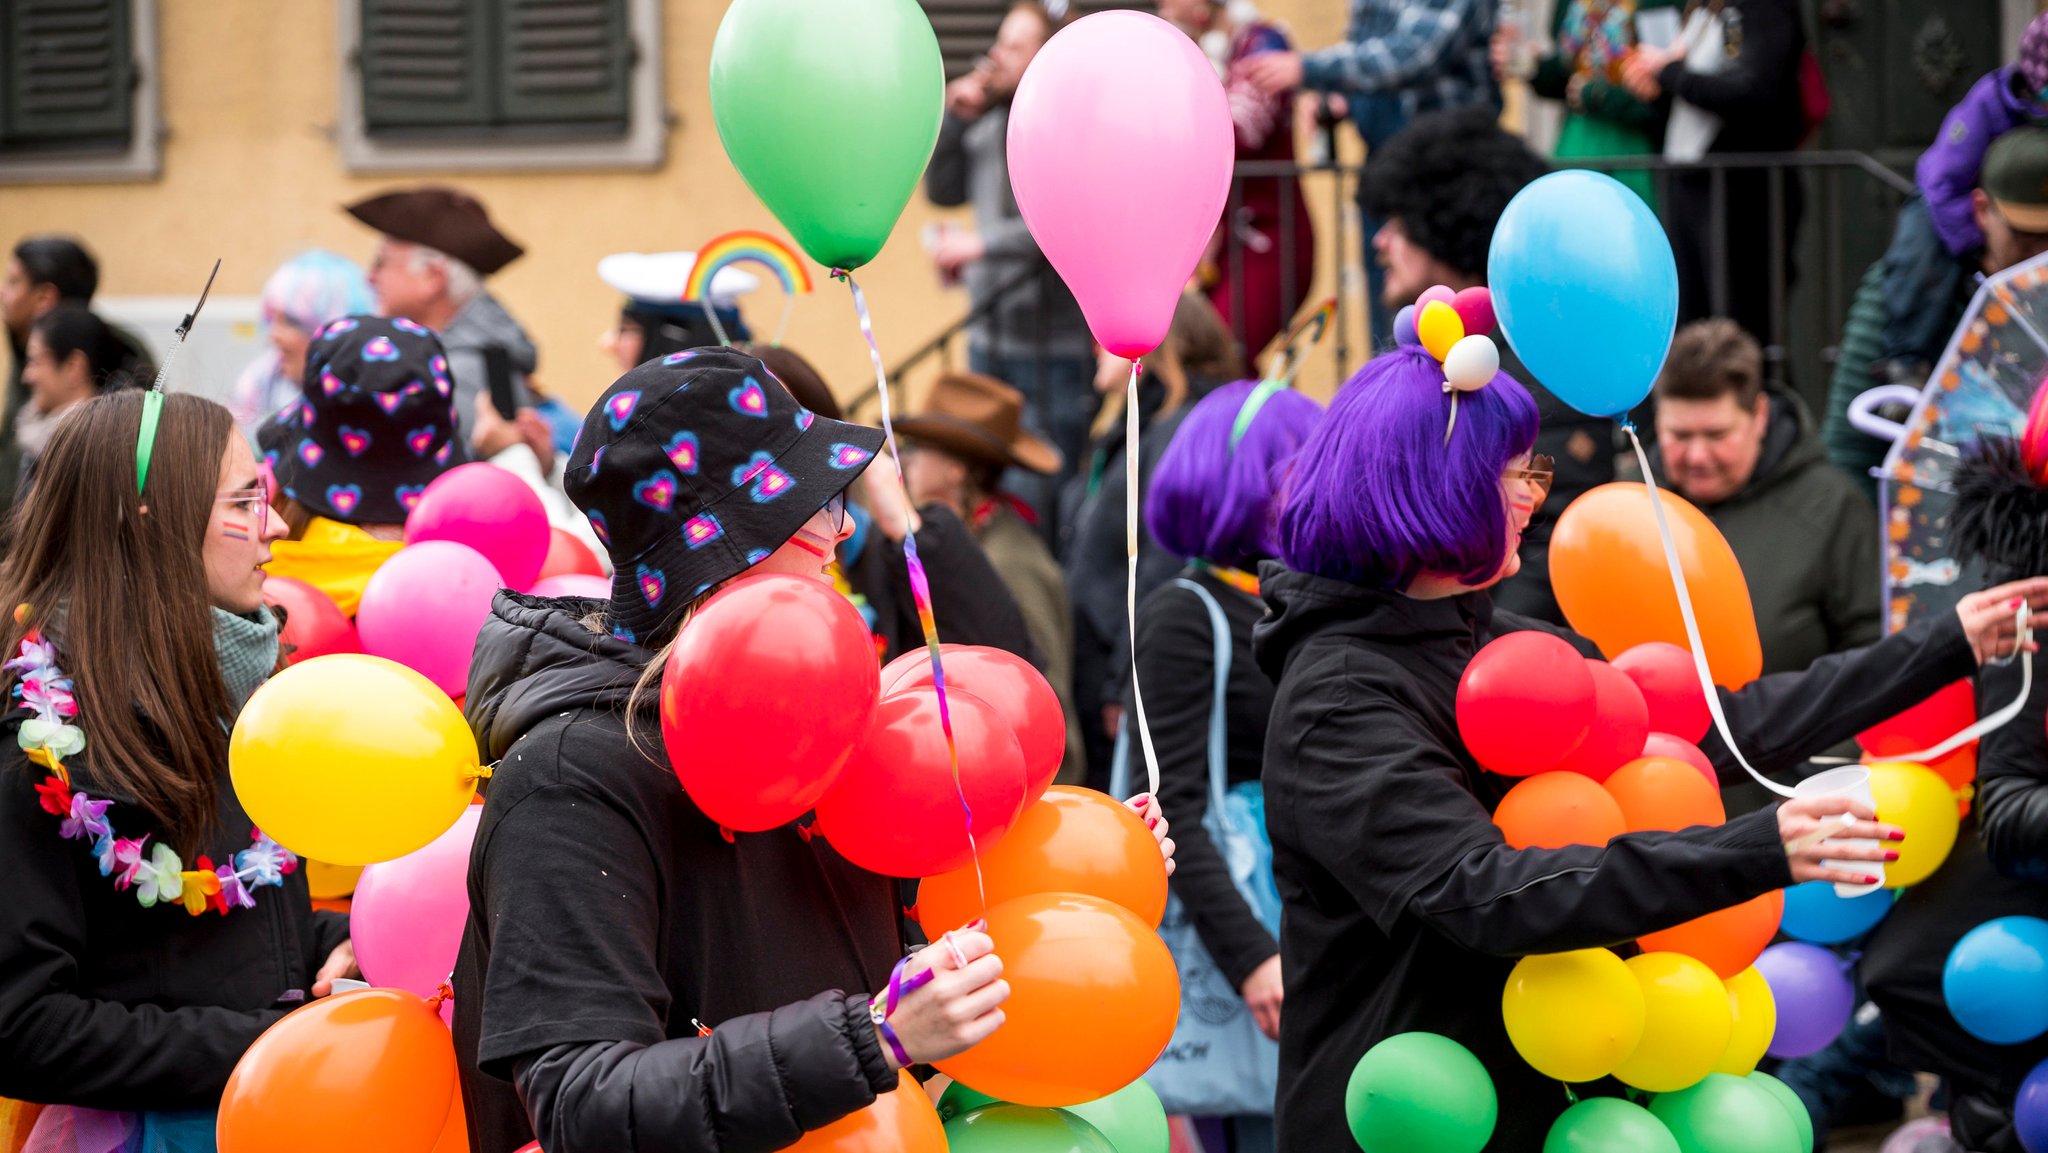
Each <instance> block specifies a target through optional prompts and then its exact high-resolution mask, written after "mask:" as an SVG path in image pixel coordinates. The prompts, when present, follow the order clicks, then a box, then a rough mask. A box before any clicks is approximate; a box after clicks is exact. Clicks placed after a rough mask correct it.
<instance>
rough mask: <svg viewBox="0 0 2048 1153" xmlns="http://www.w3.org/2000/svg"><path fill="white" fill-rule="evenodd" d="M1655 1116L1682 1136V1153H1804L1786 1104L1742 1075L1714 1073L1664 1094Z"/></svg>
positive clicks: (1653, 1105) (1653, 1104)
mask: <svg viewBox="0 0 2048 1153" xmlns="http://www.w3.org/2000/svg"><path fill="white" fill-rule="evenodd" d="M1650 1112H1651V1113H1653V1114H1655V1115H1656V1117H1657V1120H1659V1121H1662V1122H1664V1127H1665V1128H1666V1129H1669V1130H1671V1135H1672V1136H1673V1137H1676V1138H1678V1148H1679V1150H1680V1153H1799V1132H1798V1130H1797V1129H1795V1128H1793V1125H1792V1118H1790V1117H1788V1116H1786V1115H1785V1108H1784V1106H1782V1105H1780V1104H1778V1101H1777V1099H1776V1098H1774V1097H1772V1096H1771V1092H1770V1090H1768V1089H1765V1088H1763V1087H1761V1086H1759V1085H1756V1084H1753V1083H1751V1082H1750V1081H1748V1080H1746V1079H1744V1078H1741V1077H1731V1076H1729V1075H1728V1074H1726V1073H1709V1074H1707V1079H1706V1080H1704V1081H1701V1082H1700V1083H1699V1084H1697V1085H1694V1086H1693V1087H1692V1088H1690V1089H1680V1090H1679V1091H1677V1092H1676V1093H1660V1094H1658V1095H1657V1098H1656V1099H1655V1100H1653V1101H1651V1102H1650Z"/></svg>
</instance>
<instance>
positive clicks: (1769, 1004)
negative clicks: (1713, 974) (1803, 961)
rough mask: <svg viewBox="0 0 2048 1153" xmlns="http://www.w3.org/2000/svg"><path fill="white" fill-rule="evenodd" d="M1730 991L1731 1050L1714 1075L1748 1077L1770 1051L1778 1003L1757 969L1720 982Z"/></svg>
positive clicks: (1776, 1020)
mask: <svg viewBox="0 0 2048 1153" xmlns="http://www.w3.org/2000/svg"><path fill="white" fill-rule="evenodd" d="M1721 984H1722V985H1723V986H1724V987H1725V988H1726V989H1727V990H1728V1009H1729V1011H1730V1012H1732V1013H1733V1014H1734V1015H1735V1027H1734V1029H1733V1030H1732V1031H1731V1032H1730V1033H1729V1034H1728V1049H1727V1051H1726V1052H1724V1053H1722V1054H1721V1060H1720V1061H1718V1062H1716V1063H1715V1065H1714V1072H1716V1073H1726V1074H1728V1075H1729V1076H1731V1077H1747V1076H1749V1075H1750V1074H1751V1073H1754V1072H1756V1063H1757V1062H1758V1061H1761V1060H1763V1059H1764V1050H1766V1049H1769V1048H1770V1047H1771V1034H1772V1033H1775V1032H1777V1029H1778V999H1777V998H1776V997H1773V996H1771V986H1770V983H1769V982H1767V981H1765V980H1764V975H1763V974H1762V973H1759V972H1757V971H1756V969H1755V968H1754V967H1751V968H1748V969H1744V970H1743V971H1742V972H1740V973H1737V974H1735V975H1734V976H1733V977H1730V978H1728V979H1727V980H1725V981H1723V982H1721Z"/></svg>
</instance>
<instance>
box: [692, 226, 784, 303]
mask: <svg viewBox="0 0 2048 1153" xmlns="http://www.w3.org/2000/svg"><path fill="white" fill-rule="evenodd" d="M735 264H758V265H760V266H761V267H763V268H766V269H767V270H768V271H769V272H771V273H774V274H775V279H776V280H777V281H779V282H781V284H782V291H783V294H784V295H785V296H798V295H809V294H810V291H811V287H812V284H811V270H810V269H809V268H806V267H805V266H804V262H803V258H802V257H800V256H798V255H797V254H796V250H795V249H794V248H791V247H790V246H789V245H788V244H786V243H784V242H783V241H782V240H780V239H778V238H777V237H774V236H770V235H769V234H768V233H765V232H760V231H756V230H754V229H750V228H743V229H740V230H738V231H736V232H727V233H725V234H723V235H720V236H714V237H712V238H711V240H710V241H708V242H707V243H706V244H705V245H704V246H703V247H702V248H699V249H698V250H697V263H696V264H695V265H694V266H693V267H691V269H690V279H689V280H688V281H686V282H684V284H683V299H684V300H708V299H709V296H708V295H707V294H708V293H709V292H710V291H711V278H712V277H713V276H716V275H718V270H719V269H721V268H730V267H731V266H733V265H735Z"/></svg>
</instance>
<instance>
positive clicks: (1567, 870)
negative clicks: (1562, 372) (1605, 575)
mask: <svg viewBox="0 0 2048 1153" xmlns="http://www.w3.org/2000/svg"><path fill="white" fill-rule="evenodd" d="M1457 396H1458V400H1459V403H1458V406H1457V409H1456V422H1455V424H1452V423H1451V421H1450V417H1451V403H1452V397H1451V396H1450V395H1448V394H1447V389H1446V387H1445V385H1444V374H1443V367H1442V366H1441V365H1439V364H1438V363H1437V362H1436V361H1435V360H1434V359H1432V358H1431V357H1430V356H1429V355H1428V354H1427V353H1425V352H1423V351H1422V350H1420V349H1417V348H1413V347H1403V348H1399V349H1396V350H1395V351H1393V352H1391V353H1388V354H1385V355H1382V356H1380V357H1378V358H1375V359H1374V360H1373V361H1372V363H1371V364H1369V365H1368V366H1367V367H1366V368H1365V369H1364V370H1363V371H1361V372H1360V373H1359V374H1358V376H1356V377H1354V378H1353V380H1352V381H1351V382H1350V383H1349V384H1347V385H1346V386H1345V387H1344V389H1343V390H1341V391H1340V392H1339V393H1338V394H1337V399H1336V400H1335V402H1334V403H1333V404H1332V405H1331V408H1330V414H1329V416H1328V417H1327V418H1326V419H1325V420H1324V422H1323V424H1322V426H1321V427H1320V428H1318V429H1317V430H1316V432H1315V433H1314V434H1313V435H1312V436H1311V437H1310V438H1309V440H1308V442H1307V443H1306V444H1305V445H1303V447H1302V450H1301V453H1300V454H1299V456H1298V457H1297V465H1296V467H1295V470H1294V473H1293V476H1292V477H1291V478H1290V480H1289V490H1288V491H1289V496H1288V498H1287V501H1286V504H1285V507H1284V508H1283V510H1282V512H1281V514H1280V521H1279V546H1280V556H1281V558H1282V560H1283V561H1284V562H1285V563H1284V564H1268V565H1266V566H1264V567H1263V569H1262V572H1261V574H1260V582H1259V585H1260V591H1261V593H1262V594H1263V595H1264V597H1265V600H1266V604H1267V610H1268V613H1267V616H1266V618H1265V619H1264V620H1263V621H1262V622H1261V623H1260V625H1259V627H1258V629H1257V631H1256V633H1255V634H1254V644H1255V646H1256V647H1257V653H1258V659H1259V663H1260V665H1261V667H1263V668H1264V669H1265V670H1266V672H1267V673H1268V675H1270V676H1272V677H1274V678H1275V680H1276V681H1277V682H1278V684H1279V689H1278V693H1277V695H1276V697H1275V699H1274V702H1273V716H1272V720H1271V722H1270V725H1269V727H1268V729H1267V740H1266V760H1265V767H1264V773H1265V775H1264V783H1265V791H1266V818H1267V822H1268V826H1267V827H1268V830H1269V832H1270V833H1271V836H1272V840H1273V854H1274V868H1275V872H1276V874H1277V880H1278V882H1279V886H1280V895H1281V899H1282V901H1283V903H1284V908H1285V914H1284V917H1285V929H1284V932H1283V933H1282V942H1281V958H1282V973H1283V977H1284V980H1285V983H1286V988H1287V1011H1286V1013H1284V1014H1283V1015H1282V1017H1281V1021H1280V1061H1281V1077H1280V1084H1281V1095H1280V1101H1279V1111H1278V1121H1279V1127H1280V1147H1281V1148H1283V1149H1341V1148H1345V1147H1346V1146H1345V1144H1344V1143H1345V1142H1346V1141H1347V1140H1348V1139H1349V1137H1348V1133H1347V1130H1346V1126H1345V1120H1344V1104H1343V1102H1344V1093H1345V1082H1346V1079H1347V1077H1348V1076H1349V1075H1350V1073H1351V1070H1352V1068H1353V1066H1354V1065H1355V1064H1356V1063H1357V1061H1358V1059H1359V1058H1360V1057H1361V1056H1362V1055H1363V1054H1364V1053H1365V1052H1366V1051H1367V1050H1368V1049H1370V1048H1371V1047H1372V1046H1373V1045H1374V1044H1375V1043H1376V1042H1378V1041H1380V1040H1382V1039H1384V1038H1386V1037H1388V1036H1391V1035H1393V1034H1396V1033H1401V1032H1406V1031H1411V1030H1416V1031H1427V1032H1434V1033H1440V1034H1443V1035H1445V1036H1447V1037H1450V1038H1451V1039H1453V1040H1456V1041H1458V1042H1459V1043H1461V1044H1463V1045H1464V1046H1465V1047H1466V1048H1468V1049H1470V1050H1471V1051H1472V1053H1473V1054H1474V1055H1476V1056H1477V1057H1478V1058H1479V1060H1480V1061H1481V1062H1482V1063H1484V1064H1485V1066H1486V1068H1487V1071H1488V1072H1489V1073H1490V1074H1491V1076H1492V1079H1493V1083H1494V1086H1495V1088H1496V1090H1497V1092H1498V1094H1499V1101H1500V1113H1499V1123H1498V1125H1497V1127H1496V1128H1495V1130H1494V1135H1493V1139H1492V1142H1491V1143H1490V1144H1489V1145H1488V1146H1487V1148H1488V1149H1489V1150H1491V1151H1493V1153H1525V1151H1526V1153H1533V1151H1535V1150H1537V1149H1539V1148H1541V1146H1542V1144H1543V1141H1544V1136H1545V1133H1546V1131H1547V1130H1548V1129H1549V1127H1550V1125H1551V1122H1552V1121H1553V1120H1554V1119H1555V1117H1556V1116H1557V1114H1558V1113H1559V1112H1561V1111H1562V1110H1563V1109H1564V1108H1565V1106H1566V1105H1567V1104H1568V1103H1569V1098H1568V1096H1567V1095H1566V1093H1564V1092H1563V1091H1561V1089H1560V1087H1559V1086H1558V1084H1557V1083H1556V1082H1555V1081H1550V1080H1546V1079H1545V1078H1544V1077H1543V1076H1542V1075H1541V1074H1539V1073H1537V1072H1536V1071H1535V1070H1534V1069H1532V1068H1531V1067H1530V1066H1529V1065H1527V1064H1526V1063H1525V1062H1523V1060H1522V1059H1521V1058H1520V1056H1518V1055H1517V1054H1516V1052H1515V1050H1514V1048H1513V1047H1512V1045H1511V1043H1510V1042H1509V1040H1508V1037H1507V1032H1506V1029H1505V1026H1504V1025H1503V1023H1502V1021H1501V1009H1500V1004H1501V1003H1500V994H1501V989H1502V986H1503V984H1504V982H1505V980H1506V978H1507V976H1508V973H1509V971H1510V969H1511V968H1512V967H1513V965H1514V959H1515V958H1517V957H1520V956H1523V955H1526V954H1532V953H1554V952H1562V951H1567V950H1572V949H1581V948H1591V947H1599V946H1611V945H1618V944H1622V943H1624V942H1627V941H1630V940H1633V939H1635V938H1637V937H1640V936H1641V935H1642V934H1644V933H1648V932H1653V931H1656V930H1659V929H1664V928H1669V927H1671V926H1673V925H1676V924H1679V923H1681V922H1683V921H1686V920H1689V919H1692V918H1694V917H1698V916H1702V915H1704V914H1706V913H1709V912H1712V911H1715V910H1718V909H1721V908H1724V907H1726V906H1729V905H1732V904H1736V903H1738V902H1741V901H1744V900H1748V899H1750V898H1753V897H1756V896H1758V895H1761V894H1763V893H1766V892H1769V891H1771V890H1773V889H1779V888H1783V887H1785V886H1786V885H1789V884H1792V883H1794V882H1798V881H1806V880H1832V881H1847V882H1857V881H1863V880H1867V879H1868V878H1867V877H1864V876H1863V875H1862V874H1861V870H1860V868H1859V867H1856V866H1855V865H1854V862H1858V861H1870V860H1882V859H1885V853H1887V852H1888V851H1889V850H1887V849H1885V848H1883V847H1882V846H1881V844H1878V843H1873V844H1871V845H1869V846H1851V845H1845V844H1842V843H1841V842H1839V841H1836V840H1825V841H1820V840H1818V838H1816V837H1814V836H1813V834H1816V833H1821V832H1822V831H1823V830H1827V831H1828V832H1827V835H1829V836H1839V837H1856V838H1869V839H1871V840H1872V841H1873V842H1881V841H1883V840H1887V839H1889V840H1898V839H1900V837H1901V836H1902V834H1901V833H1900V832H1899V831H1898V830H1897V829H1895V828H1892V827H1890V826H1884V825H1879V824H1876V823H1875V822H1874V821H1873V820H1872V816H1873V814H1872V813H1871V811H1870V809H1869V808H1868V807H1867V806H1863V805H1861V804H1856V805H1854V806H1852V805H1851V802H1850V801H1849V800H1848V799H1847V798H1846V797H1842V796H1835V797H1828V798H1809V799H1800V800H1795V801H1790V802H1787V803H1785V804H1783V805H1779V806H1775V807H1772V808H1766V809H1762V810H1759V811H1757V812H1755V813H1752V814H1749V815H1747V816H1742V817H1738V818H1736V819H1734V820H1731V821H1729V822H1728V823H1726V824H1724V825H1720V826H1717V827H1698V828H1691V829H1686V830H1683V831H1680V832H1675V833H1663V832H1646V833H1630V834H1626V835H1623V836H1620V837H1617V838H1615V839H1614V840H1613V841H1612V842H1610V843H1609V844H1608V845H1606V846H1604V847H1592V846H1572V847H1567V848H1562V849H1521V850H1517V849H1511V848H1509V847H1508V846H1507V844H1506V843H1505V841H1504V839H1503V838H1502V835H1501V832H1500V830H1499V829H1498V828H1496V827H1495V826H1494V825H1493V823H1492V821H1491V820H1490V819H1489V814H1490V813H1491V811H1492V809H1493V807H1494V806H1495V805H1496V804H1498V803H1499V800H1500V798H1501V796H1502V795H1503V794H1504V793H1505V792H1506V791H1507V788H1508V786H1509V785H1510V784H1511V783H1512V782H1511V781H1510V780H1509V779H1507V778H1503V777H1498V776H1494V775H1491V774H1488V773H1486V772H1483V771H1482V770H1481V769H1480V768H1479V767H1478V765H1477V764H1476V763H1475V762H1474V761H1473V759H1472V757H1471V756H1470V754H1469V753H1468V752H1467V750H1466V749H1465V747H1464V745H1463V743H1462V741H1461V739H1460V737H1459V732H1458V725H1457V719H1456V708H1455V700H1456V696H1457V689H1458V680H1459V677H1460V676H1461V674H1462V673H1463V672H1464V669H1465V666H1466V664H1467V662H1468V661H1469V660H1470V659H1471V658H1472V656H1473V654H1474V653H1475V652H1476V651H1477V650H1478V649H1479V648H1480V647H1481V646H1484V645H1485V644H1487V643H1488V642H1489V641H1491V640H1492V639H1494V638H1495V637H1496V636H1499V635H1502V634H1504V633H1508V632H1512V631H1516V630H1520V629H1528V628H1537V627H1541V626H1538V625H1536V624H1535V623H1534V622H1530V621H1528V620H1525V619H1522V618H1518V617H1515V616H1513V615H1511V614H1508V613H1501V612H1496V611H1495V610H1494V607H1493V603H1492V600H1491V598H1490V596H1489V594H1488V591H1487V590H1488V588H1489V587H1490V586H1491V585H1492V584H1494V583H1495V582H1496V581H1498V580H1499V579H1500V578H1501V577H1502V576H1504V575H1506V574H1508V573H1512V572H1513V571H1514V569H1515V566H1516V564H1517V563H1518V561H1519V557H1518V556H1517V555H1516V552H1515V546H1516V543H1517V540H1518V537H1519V535H1520V532H1521V530H1522V528H1523V526H1524V525H1526V524H1527V523H1528V518H1529V516H1530V514H1531V512H1532V511H1533V508H1534V505H1535V504H1536V503H1537V502H1538V501H1540V500H1541V499H1542V496H1543V492H1544V489H1545V487H1546V485H1547V481H1548V476H1547V475H1546V474H1544V473H1542V472H1541V470H1540V469H1538V468H1536V467H1535V466H1534V465H1533V463H1532V461H1531V458H1530V454H1529V449H1530V446H1531V445H1532V444H1533V443H1534V441H1535V435H1536V406H1535V403H1534V402H1533V401H1532V400H1530V398H1529V396H1528V394H1527V393H1526V392H1525V391H1523V389H1522V388H1521V386H1520V385H1518V384H1516V383H1515V382H1514V381H1513V380H1512V379H1511V378H1509V377H1507V376H1505V375H1496V376H1495V377H1493V379H1492V380H1491V381H1490V382H1489V383H1487V384H1486V385H1485V386H1484V387H1482V388H1480V389H1478V390H1476V391H1472V392H1464V393H1460V394H1457ZM2014 597H2025V598H2028V599H2030V600H2032V601H2033V602H2034V603H2036V604H2042V603H2048V580H2030V581H2026V582H2023V583H2021V584H2017V585H2008V586H2005V587H2003V588H2000V589H1994V590H1991V591H1989V592H1986V593H1978V594H1974V595H1973V596H1971V597H1969V598H1966V600H1965V601H1964V603H1963V605H1962V608H1961V609H1960V611H1959V614H1958V617H1956V618H1949V619H1945V620H1930V621H1928V622H1925V623H1922V624H1919V625H1916V626H1914V627H1911V628H1909V629H1907V630H1906V631H1905V632H1903V633H1900V634H1898V635H1896V636H1893V637H1890V638H1887V639H1886V640H1883V641H1880V642H1878V643H1877V644H1875V645H1873V646H1871V647H1869V648H1867V649H1861V650H1857V651H1854V652H1849V653H1841V654H1836V655H1833V656H1829V657H1825V658H1823V659H1821V660H1820V661H1818V662H1816V663H1815V665H1814V666H1813V667H1812V668H1811V669H1809V670H1807V671H1806V672H1803V673H1785V674H1777V675H1774V676H1770V677H1765V678H1762V679H1761V680H1758V681H1756V682H1754V683H1753V684H1751V685H1750V686H1748V687H1746V688H1744V689H1742V690H1741V691H1739V692H1733V693H1724V694H1723V696H1722V701H1723V704H1724V706H1725V709H1726V711H1727V714H1728V717H1729V721H1730V724H1731V727H1732V729H1733V732H1734V735H1735V737H1736V740H1737V741H1738V742H1739V743H1740V746H1741V748H1742V750H1743V751H1744V753H1745V754H1747V756H1748V758H1749V759H1750V761H1751V763H1753V764H1756V765H1758V766H1760V767H1761V768H1763V769H1764V770H1767V771H1771V770H1782V769H1785V768H1788V767H1790V766H1791V765H1793V764H1795V763H1797V762H1798V761H1799V760H1800V759H1801V758H1802V757H1803V756H1804V755H1806V754H1810V753H1812V752H1815V751H1818V750H1820V749H1823V748H1826V747H1828V746H1830V745H1832V744H1834V743H1836V742H1838V741H1841V740H1844V739H1846V738H1848V737H1850V736H1851V735H1853V734H1854V733H1856V732H1858V731H1860V730H1861V729H1863V728H1865V727H1867V726H1869V725H1870V724H1872V723H1874V722H1876V721H1879V720H1881V719H1883V718H1885V717H1888V716H1891V715H1893V714H1895V713H1897V712H1898V711H1899V710H1900V709H1901V708H1903V707H1905V706H1907V705H1909V704H1911V703H1913V702H1915V701H1917V700H1919V699H1921V698H1923V697H1925V696H1926V695H1927V694H1929V693H1930V692H1932V691H1933V690H1935V689H1938V688H1940V687H1941V686H1943V685H1946V684H1948V683H1950V682H1951V681H1953V680H1955V679H1956V678H1958V677H1961V676H1963V675H1966V674H1967V673H1968V672H1969V671H1970V670H1971V669H1972V668H1974V667H1975V666H1976V665H1977V664H1978V663H1979V662H1980V661H1982V660H1985V659H1988V658H1992V657H1996V656H2000V655H2003V654H2007V653H2011V652H2013V651H2014V648H2015V645H2016V644H2017V643H2019V642H2018V640H2017V637H2016V635H2015V633H2014V632H2013V624H2014V621H2013V617H2012V615H2011V614H2012V612H2013V610H2012V608H2011V607H2010V602H2011V600H2012V598H2014ZM1556 631H1558V632H1560V633H1562V630H1556ZM1563 635H1566V636H1568V637H1569V634H1563ZM1570 639H1573V640H1575V641H1577V643H1578V644H1579V645H1580V647H1581V649H1582V651H1586V652H1587V653H1588V655H1593V654H1592V652H1591V648H1592V646H1591V645H1590V644H1588V643H1586V642H1584V641H1583V639H1581V638H1570ZM1710 744H1712V747H1711V748H1710V750H1709V755H1710V756H1711V757H1712V758H1713V759H1714V761H1715V763H1716V765H1717V766H1719V767H1722V771H1724V772H1726V771H1729V767H1732V765H1733V760H1732V756H1731V753H1730V750H1728V749H1727V748H1726V747H1725V746H1721V745H1719V744H1718V743H1713V742H1710ZM1844 813H1850V814H1852V815H1853V817H1854V818H1855V819H1854V820H1853V821H1851V822H1849V823H1847V824H1846V825H1844V824H1843V823H1841V822H1840V821H1839V820H1838V819H1837V818H1839V817H1840V816H1841V815H1842V814H1844ZM1816 841H1817V842H1818V843H1812V842H1816ZM1822 858H1829V859H1832V860H1834V861H1837V862H1844V863H1847V864H1848V865H1849V866H1850V867H1839V866H1837V867H1829V866H1826V865H1823V864H1822V863H1821V861H1822Z"/></svg>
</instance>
